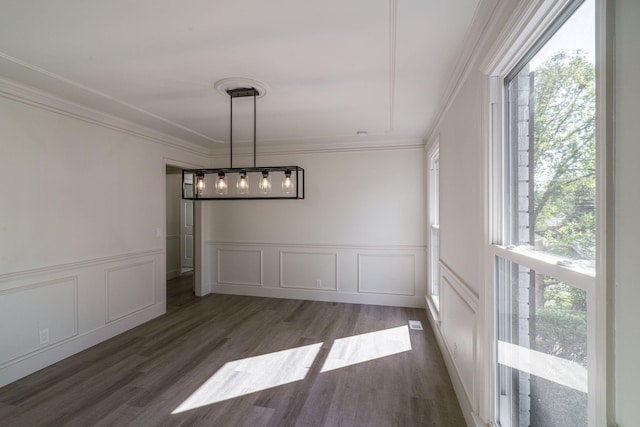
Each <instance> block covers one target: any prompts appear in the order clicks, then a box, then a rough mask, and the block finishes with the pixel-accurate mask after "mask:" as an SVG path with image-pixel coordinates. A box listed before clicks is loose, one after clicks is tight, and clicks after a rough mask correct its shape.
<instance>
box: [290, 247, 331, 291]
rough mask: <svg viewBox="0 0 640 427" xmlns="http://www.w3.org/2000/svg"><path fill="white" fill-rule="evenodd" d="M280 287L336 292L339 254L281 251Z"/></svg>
mask: <svg viewBox="0 0 640 427" xmlns="http://www.w3.org/2000/svg"><path fill="white" fill-rule="evenodd" d="M280 287H282V288H298V289H322V290H329V291H336V290H337V289H338V254H337V253H336V252H333V253H331V252H329V253H323V252H300V251H296V252H291V251H286V252H285V251H280Z"/></svg>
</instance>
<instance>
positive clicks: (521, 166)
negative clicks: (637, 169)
mask: <svg viewBox="0 0 640 427" xmlns="http://www.w3.org/2000/svg"><path fill="white" fill-rule="evenodd" d="M594 9H595V8H594V3H593V0H587V1H586V2H585V4H583V5H582V6H581V7H580V8H578V10H577V11H576V12H575V13H574V14H573V15H572V16H571V17H570V18H569V19H568V21H567V22H566V23H565V24H564V25H563V26H562V27H561V28H560V29H559V30H558V32H557V33H556V34H555V35H554V36H553V37H551V38H550V40H549V41H548V42H547V44H546V45H545V46H544V47H542V49H541V50H540V51H539V52H538V53H537V54H536V55H535V56H534V57H533V58H532V59H531V60H530V61H529V63H528V64H526V65H525V67H524V68H523V69H522V70H521V71H520V73H519V74H518V75H517V76H515V77H514V78H513V79H512V80H511V81H510V82H508V88H507V89H508V90H507V92H508V105H509V118H508V128H509V130H508V138H509V188H510V191H509V193H510V194H509V203H508V208H509V212H508V217H509V223H510V224H509V225H510V226H509V238H508V239H507V240H508V242H507V244H512V245H518V246H522V245H525V246H529V247H531V248H532V249H534V250H537V251H542V252H545V253H549V254H553V255H557V256H559V257H562V258H563V259H570V260H573V261H574V262H575V263H577V264H579V265H580V266H581V267H587V268H593V265H594V259H595V200H596V194H595V192H596V181H595V166H596V165H595V154H596V153H595V151H596V149H595V66H594V50H595V49H594V46H595V36H594V27H595V25H594Z"/></svg>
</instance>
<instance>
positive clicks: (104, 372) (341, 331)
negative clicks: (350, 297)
mask: <svg viewBox="0 0 640 427" xmlns="http://www.w3.org/2000/svg"><path fill="white" fill-rule="evenodd" d="M191 286H192V282H191V277H190V276H186V277H182V278H178V279H174V280H172V281H169V282H168V284H167V289H168V292H167V293H168V302H167V307H168V312H167V314H166V315H164V316H161V317H159V318H157V319H154V320H152V321H150V322H148V323H145V324H144V325H141V326H139V327H137V328H135V329H132V330H130V331H128V332H126V333H124V334H121V335H119V336H117V337H114V338H112V339H110V340H108V341H106V342H104V343H102V344H99V345H97V346H95V347H92V348H90V349H88V350H86V351H83V352H81V353H78V354H76V355H74V356H72V357H70V358H68V359H65V360H63V361H61V362H59V363H57V364H55V365H53V366H50V367H48V368H45V369H43V370H41V371H39V372H37V373H35V374H33V375H30V376H29V377H26V378H23V379H22V380H19V381H17V382H14V383H12V384H10V385H8V386H6V387H3V388H0V425H2V426H225V427H227V426H251V427H254V426H274V427H283V426H329V427H334V426H335V427H338V426H367V427H368V426H437V427H447V426H451V427H458V426H460V427H462V426H464V425H465V423H464V418H463V416H462V413H461V411H460V408H459V405H458V402H457V400H456V397H455V394H454V391H453V388H452V386H451V383H450V381H449V378H448V376H447V373H446V370H445V366H444V362H443V360H442V357H441V355H440V353H439V350H438V348H437V345H436V342H435V338H434V336H433V333H432V331H431V330H430V329H429V324H428V322H427V319H426V315H425V312H424V310H420V309H410V308H397V307H381V306H369V305H357V304H338V303H327V302H311V301H299V300H284V299H272V298H254V297H243V296H232V295H208V296H206V297H204V298H196V297H194V296H193V295H192V292H191V289H192V288H191ZM409 319H411V320H420V321H421V322H422V324H423V326H424V327H425V330H424V331H414V330H409V329H407V328H405V326H406V325H407V320H409ZM365 334H366V335H365ZM350 337H351V338H350ZM409 345H410V349H409V347H407V346H409ZM362 347H368V348H367V349H363V348H362ZM394 352H395V354H392V353H394ZM327 360H330V361H331V363H329V362H327V366H331V367H333V368H335V369H331V370H323V367H324V366H325V365H324V364H325V362H326V361H327ZM341 364H343V365H344V366H342V365H341ZM327 369H328V368H327ZM281 382H282V384H280V383H281ZM275 384H279V385H275ZM220 398H224V399H225V400H221V401H216V399H220ZM191 402H195V404H193V405H192V404H191ZM210 402H214V403H210ZM179 407H181V408H182V409H185V407H186V409H185V410H180V411H176V410H177V409H178V408H179ZM172 412H177V413H174V414H172Z"/></svg>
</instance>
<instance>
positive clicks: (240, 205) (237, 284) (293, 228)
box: [203, 149, 425, 307]
mask: <svg viewBox="0 0 640 427" xmlns="http://www.w3.org/2000/svg"><path fill="white" fill-rule="evenodd" d="M242 162H243V160H238V161H236V160H234V165H235V164H242ZM245 163H246V160H245ZM258 164H259V165H265V166H268V165H278V164H280V165H293V164H297V165H299V166H302V167H303V168H304V169H305V179H306V187H305V197H306V198H305V199H304V200H284V201H263V200H261V201H246V200H245V201H224V202H220V201H217V202H203V203H205V204H206V205H205V209H206V218H207V220H206V221H207V222H208V223H209V226H210V232H209V234H208V235H207V239H206V240H207V242H206V243H207V248H208V251H207V256H208V259H209V260H210V271H209V273H208V274H209V276H208V279H209V280H210V284H211V286H212V289H213V291H214V292H229V293H240V294H248V295H262V296H277V297H284V298H307V299H318V300H331V301H345V302H347V301H348V302H362V303H365V302H367V303H373V304H388V305H410V306H419V307H424V295H425V272H424V269H425V250H424V249H425V246H424V245H425V243H424V177H423V168H424V162H423V158H422V150H416V149H394V150H360V151H353V152H346V151H341V152H322V153H304V154H296V155H286V156H283V155H278V156H277V155H271V156H261V157H260V158H259V159H258ZM318 279H319V280H321V281H322V284H321V287H320V288H318V287H317V286H316V280H318Z"/></svg>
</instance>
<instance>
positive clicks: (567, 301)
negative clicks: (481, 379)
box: [496, 258, 587, 427]
mask: <svg viewBox="0 0 640 427" xmlns="http://www.w3.org/2000/svg"><path fill="white" fill-rule="evenodd" d="M496 267H497V272H498V275H497V290H498V300H497V303H498V304H497V305H498V328H497V333H498V349H497V350H498V392H499V396H498V408H499V411H498V414H499V419H500V423H501V425H502V427H513V426H517V427H520V426H548V427H551V426H563V427H571V426H586V425H587V302H586V292H585V291H583V290H581V289H578V288H575V287H573V286H570V285H568V284H566V283H562V282H560V281H558V280H555V279H554V278H552V277H550V276H546V275H544V274H539V273H536V272H535V271H533V270H531V269H529V268H527V267H524V266H521V265H518V264H515V263H512V262H509V261H506V260H504V259H500V258H498V259H497V266H496Z"/></svg>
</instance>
